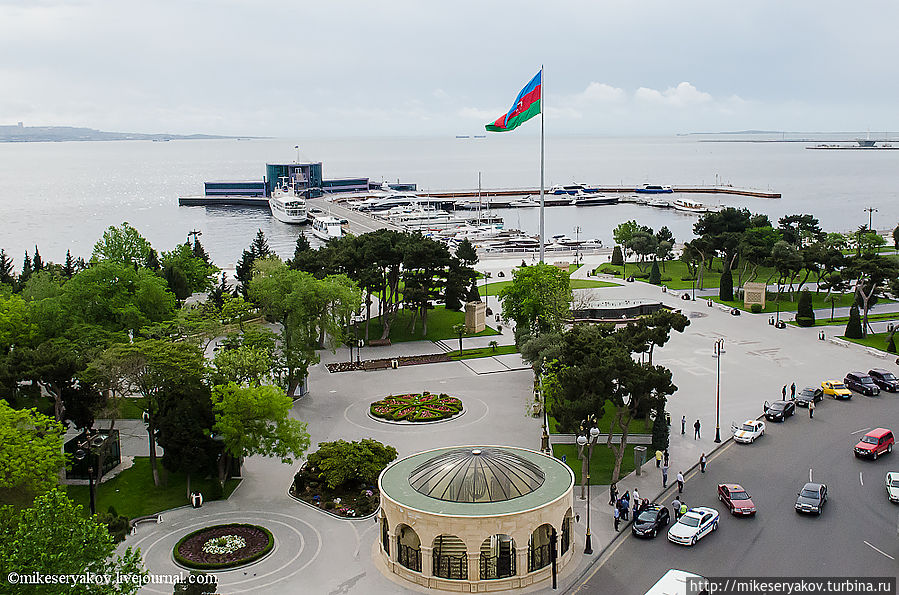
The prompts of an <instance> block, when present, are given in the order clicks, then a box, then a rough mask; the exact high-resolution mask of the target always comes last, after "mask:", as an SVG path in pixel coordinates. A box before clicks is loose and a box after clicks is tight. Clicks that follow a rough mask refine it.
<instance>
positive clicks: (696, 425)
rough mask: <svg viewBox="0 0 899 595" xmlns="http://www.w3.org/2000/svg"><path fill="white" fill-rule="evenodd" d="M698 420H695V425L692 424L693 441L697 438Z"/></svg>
mask: <svg viewBox="0 0 899 595" xmlns="http://www.w3.org/2000/svg"><path fill="white" fill-rule="evenodd" d="M699 427H700V426H699V420H698V419H697V420H696V423H695V424H693V440H696V439H697V438H699Z"/></svg>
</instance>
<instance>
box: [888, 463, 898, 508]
mask: <svg viewBox="0 0 899 595" xmlns="http://www.w3.org/2000/svg"><path fill="white" fill-rule="evenodd" d="M886 484H887V496H889V497H890V502H899V471H890V472H889V473H887V479H886Z"/></svg>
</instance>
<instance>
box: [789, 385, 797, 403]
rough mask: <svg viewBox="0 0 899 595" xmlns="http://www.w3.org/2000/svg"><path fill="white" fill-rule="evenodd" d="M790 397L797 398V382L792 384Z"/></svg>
mask: <svg viewBox="0 0 899 595" xmlns="http://www.w3.org/2000/svg"><path fill="white" fill-rule="evenodd" d="M790 399H792V400H793V401H795V400H796V383H795V382H794V383H793V384H791V385H790Z"/></svg>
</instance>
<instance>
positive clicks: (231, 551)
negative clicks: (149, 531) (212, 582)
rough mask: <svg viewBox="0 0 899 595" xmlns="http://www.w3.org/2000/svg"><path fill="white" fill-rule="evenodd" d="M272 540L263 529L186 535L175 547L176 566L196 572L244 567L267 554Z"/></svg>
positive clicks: (226, 528)
mask: <svg viewBox="0 0 899 595" xmlns="http://www.w3.org/2000/svg"><path fill="white" fill-rule="evenodd" d="M274 546H275V538H274V537H273V536H272V534H271V532H270V531H269V530H268V529H266V528H265V527H260V526H258V525H245V524H236V523H235V524H229V525H215V526H212V527H205V528H203V529H200V530H198V531H194V532H193V533H188V534H187V535H185V536H184V537H182V538H181V540H179V541H178V543H177V544H176V545H175V548H174V550H173V554H174V556H175V562H177V563H178V564H181V565H182V566H187V567H188V568H196V569H199V570H224V569H226V568H234V567H236V566H243V565H244V564H249V563H250V562H254V561H256V560H258V559H259V558H261V557H262V556H264V555H266V554H267V553H269V552H270V551H271V550H272V548H273V547H274Z"/></svg>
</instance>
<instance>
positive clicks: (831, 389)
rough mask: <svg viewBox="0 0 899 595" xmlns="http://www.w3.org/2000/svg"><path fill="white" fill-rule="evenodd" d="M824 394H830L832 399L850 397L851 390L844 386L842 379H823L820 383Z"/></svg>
mask: <svg viewBox="0 0 899 595" xmlns="http://www.w3.org/2000/svg"><path fill="white" fill-rule="evenodd" d="M821 388H822V389H824V396H827V395H830V396H831V397H833V398H834V399H851V398H852V391H851V390H849V389H848V388H846V385H845V384H843V381H842V380H825V381H824V382H822V383H821Z"/></svg>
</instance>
